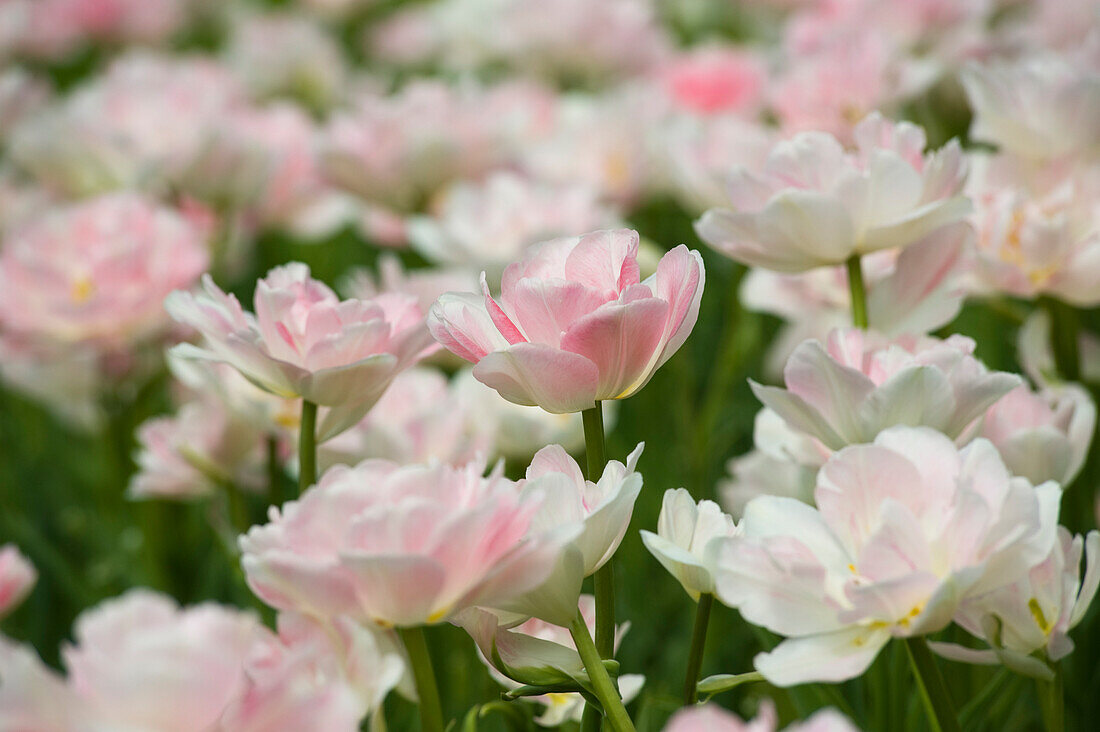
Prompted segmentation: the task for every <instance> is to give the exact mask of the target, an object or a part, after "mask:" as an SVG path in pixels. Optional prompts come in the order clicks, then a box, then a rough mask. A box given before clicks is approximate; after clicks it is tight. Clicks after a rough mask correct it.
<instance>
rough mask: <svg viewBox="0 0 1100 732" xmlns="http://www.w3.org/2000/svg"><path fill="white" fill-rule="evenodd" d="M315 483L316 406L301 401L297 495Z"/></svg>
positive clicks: (309, 402)
mask: <svg viewBox="0 0 1100 732" xmlns="http://www.w3.org/2000/svg"><path fill="white" fill-rule="evenodd" d="M316 482H317V405H316V404H314V403H313V402H311V401H307V400H305V399H303V400H302V422H301V425H300V426H299V427H298V494H299V495H301V494H302V493H305V492H306V488H309V487H310V486H311V485H313V484H314V483H316Z"/></svg>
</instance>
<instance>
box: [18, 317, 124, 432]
mask: <svg viewBox="0 0 1100 732" xmlns="http://www.w3.org/2000/svg"><path fill="white" fill-rule="evenodd" d="M108 358H110V357H108ZM103 361H104V358H103V354H101V353H100V352H99V351H98V350H97V349H96V348H95V347H93V346H91V345H89V344H65V343H57V342H56V341H48V340H43V339H40V338H34V337H33V336H30V337H22V336H20V335H18V334H15V335H13V334H12V333H4V332H0V377H3V380H4V385H5V386H6V387H7V388H9V389H12V390H14V391H18V392H21V393H23V394H26V395H27V396H29V397H30V398H32V399H34V400H35V401H37V402H38V403H40V404H42V405H44V406H46V407H47V408H49V410H50V412H51V413H52V414H53V415H54V416H55V417H57V418H58V419H59V420H60V421H62V422H63V423H65V424H67V425H69V426H73V427H77V428H79V429H82V430H85V431H91V430H94V429H95V428H97V427H98V426H100V425H101V423H102V419H103V417H104V413H103V389H104V387H105V386H106V385H107V384H108V383H109V382H110V381H116V382H117V379H109V378H108V374H107V373H104V372H105V368H104V363H103ZM143 374H144V369H138V370H137V372H136V373H130V374H127V376H130V377H135V376H140V375H143Z"/></svg>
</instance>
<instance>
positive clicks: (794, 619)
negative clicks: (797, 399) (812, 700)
mask: <svg viewBox="0 0 1100 732" xmlns="http://www.w3.org/2000/svg"><path fill="white" fill-rule="evenodd" d="M1060 498H1061V490H1060V489H1059V487H1058V486H1057V484H1055V483H1051V482H1048V483H1044V484H1042V485H1040V486H1038V487H1032V485H1031V484H1030V483H1029V482H1028V481H1027V480H1026V479H1024V478H1017V477H1012V476H1011V475H1010V474H1009V473H1008V471H1007V469H1006V468H1005V466H1004V463H1003V462H1002V461H1001V458H1000V456H999V454H998V453H997V450H996V448H994V447H993V445H992V444H990V443H989V442H988V441H986V440H984V439H976V440H974V441H973V442H972V443H971V444H969V445H968V446H967V447H965V448H963V449H962V450H961V451H960V450H959V449H958V448H957V447H956V446H955V445H954V444H953V443H952V442H951V440H949V439H948V438H947V437H945V436H944V435H942V434H940V433H938V432H935V431H933V430H931V429H928V428H926V427H918V428H914V427H894V428H892V429H888V430H886V431H884V432H882V433H880V434H879V435H878V437H877V438H876V439H875V441H874V443H873V444H870V445H855V446H851V447H847V448H844V449H843V450H840V451H839V452H837V453H835V454H834V455H833V456H832V457H831V458H830V459H829V461H828V462H827V463H826V464H825V465H824V466H823V467H822V469H821V472H820V473H819V475H818V482H817V489H816V491H815V499H816V503H817V508H812V507H810V506H807V505H806V504H804V503H801V502H799V501H796V500H793V499H790V498H782V497H773V496H761V497H759V498H756V499H754V500H753V501H751V502H750V503H749V504H748V506H747V507H746V508H745V516H744V518H743V519H742V521H741V524H740V527H741V532H742V533H741V535H740V536H736V537H734V538H732V539H729V540H727V542H726V544H725V545H724V546H723V548H722V550H721V551H720V553H719V560H718V562H719V564H718V575H717V590H718V597H719V598H720V599H721V600H722V601H723V602H725V603H726V604H728V605H730V606H731V607H736V608H738V610H739V611H740V612H741V615H742V616H743V617H744V618H745V619H746V620H748V621H749V622H751V623H754V624H758V625H763V626H764V627H766V628H768V629H769V630H771V631H773V632H775V633H778V634H780V635H784V636H787V637H788V638H787V639H786V640H784V641H783V642H782V643H780V644H779V645H778V646H777V647H776V648H775V649H773V650H772V651H771V652H769V653H762V654H760V655H758V656H757V657H756V659H755V666H756V669H757V670H758V671H759V672H760V673H761V674H763V675H764V677H765V678H766V679H767V680H768V681H770V682H772V683H774V684H777V685H779V686H792V685H795V684H800V683H805V682H808V681H830V682H836V681H843V680H846V679H851V678H855V677H856V676H859V675H860V674H862V673H863V672H864V671H865V670H866V669H867V667H868V666H870V664H871V662H872V661H873V660H874V658H875V656H877V655H878V652H879V650H880V649H881V648H882V647H883V646H884V645H885V644H886V643H887V641H888V640H890V639H891V638H893V637H900V638H916V637H919V636H923V635H926V634H928V633H932V632H935V631H937V630H940V629H941V628H943V627H944V626H946V625H947V624H948V623H949V622H950V621H951V619H952V617H953V616H954V615H955V613H956V610H957V609H958V607H959V606H960V603H963V602H965V601H966V600H968V599H969V598H973V597H978V596H980V595H981V594H983V593H985V592H988V591H989V590H991V589H994V588H996V587H998V586H1002V585H1003V584H1004V583H1005V581H1006V580H1010V578H1011V577H1013V576H1014V573H1016V572H1018V571H1019V568H1020V567H1025V566H1026V567H1031V566H1035V565H1036V564H1038V563H1039V562H1041V561H1042V560H1043V558H1044V557H1046V556H1047V555H1048V553H1049V552H1050V550H1051V547H1052V545H1053V543H1054V540H1055V524H1056V522H1057V514H1058V503H1059V500H1060Z"/></svg>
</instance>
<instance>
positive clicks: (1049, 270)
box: [971, 76, 1100, 307]
mask: <svg viewBox="0 0 1100 732" xmlns="http://www.w3.org/2000/svg"><path fill="white" fill-rule="evenodd" d="M1098 78H1100V76H1098ZM1097 95H1098V102H1097V103H1098V105H1100V83H1098V85H1097ZM977 160H979V161H981V163H984V164H979V165H977V166H975V167H976V169H977V171H978V172H979V173H980V174H981V175H979V176H978V177H977V179H976V180H974V181H972V185H971V188H972V189H973V193H972V195H973V198H974V202H975V205H976V207H977V211H976V212H975V215H974V225H975V227H976V228H977V231H978V236H977V240H976V242H977V244H976V246H975V247H974V255H975V263H974V271H975V275H976V277H977V278H978V280H979V289H991V290H993V291H994V292H1004V293H1008V294H1010V295H1014V296H1018V297H1029V298H1033V297H1036V296H1038V295H1040V294H1049V295H1052V296H1054V297H1057V298H1059V299H1061V300H1064V301H1066V302H1069V303H1072V304H1074V305H1077V306H1079V307H1092V306H1093V305H1096V304H1100V288H1098V287H1097V286H1096V283H1097V281H1098V280H1100V204H1098V203H1097V199H1098V196H1100V174H1098V173H1097V171H1096V170H1094V169H1085V170H1083V171H1080V172H1070V173H1068V174H1064V175H1058V173H1057V172H1055V173H1054V175H1055V178H1056V182H1053V183H1050V182H1048V181H1040V180H1038V179H1041V178H1043V177H1046V175H1043V173H1046V174H1047V175H1049V173H1050V171H1043V173H1040V174H1036V173H1035V172H1033V171H1030V170H1026V169H1025V168H1026V166H1023V165H1020V164H1018V163H1017V162H1016V161H1013V160H1012V159H1005V158H1003V157H994V158H981V157H979V158H977ZM1037 187H1042V190H1036V188H1037Z"/></svg>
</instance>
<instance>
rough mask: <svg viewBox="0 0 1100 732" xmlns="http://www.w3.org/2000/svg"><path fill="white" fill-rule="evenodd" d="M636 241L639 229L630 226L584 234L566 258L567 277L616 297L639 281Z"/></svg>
mask: <svg viewBox="0 0 1100 732" xmlns="http://www.w3.org/2000/svg"><path fill="white" fill-rule="evenodd" d="M638 241H639V237H638V232H636V231H632V230H631V229H608V230H606V231H594V232H592V233H590V234H585V235H584V236H582V237H581V238H580V240H579V241H578V242H577V245H576V246H575V247H573V251H571V252H569V256H568V257H566V260H565V277H566V279H568V280H572V281H575V282H580V283H581V284H583V285H585V286H586V287H588V288H591V289H592V290H595V291H596V292H603V293H607V294H609V295H610V296H611V297H614V296H616V295H617V294H618V293H619V291H620V290H623V289H624V288H626V287H628V286H630V285H633V284H637V282H638V280H639V276H638V271H639V270H638Z"/></svg>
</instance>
